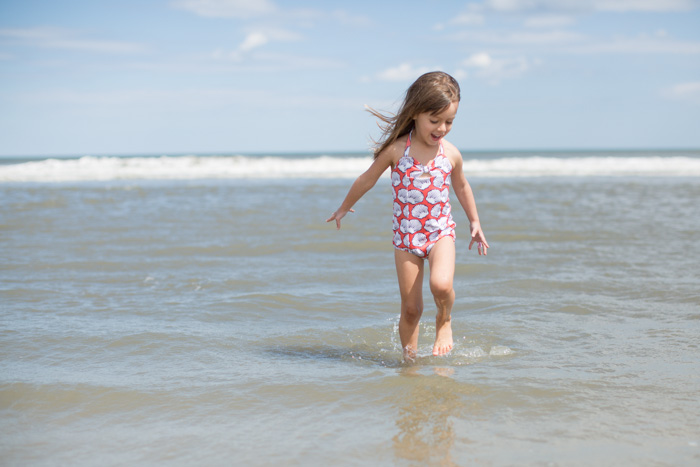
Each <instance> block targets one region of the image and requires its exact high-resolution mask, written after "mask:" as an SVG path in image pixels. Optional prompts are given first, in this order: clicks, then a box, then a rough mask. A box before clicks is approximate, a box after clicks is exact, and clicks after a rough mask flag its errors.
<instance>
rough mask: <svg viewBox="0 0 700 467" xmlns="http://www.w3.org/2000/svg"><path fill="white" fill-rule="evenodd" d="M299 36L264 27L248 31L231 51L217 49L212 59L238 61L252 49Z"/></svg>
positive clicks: (294, 39)
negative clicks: (263, 28)
mask: <svg viewBox="0 0 700 467" xmlns="http://www.w3.org/2000/svg"><path fill="white" fill-rule="evenodd" d="M300 38H301V36H300V35H299V34H297V33H294V32H291V31H286V30H284V29H266V30H262V29H261V30H255V31H251V32H249V33H248V34H247V35H246V36H245V38H244V39H243V42H241V43H240V45H239V46H238V47H237V48H236V49H235V50H233V51H230V52H226V51H225V50H223V49H218V50H216V51H214V52H213V53H212V54H211V57H212V58H214V59H217V60H219V59H231V60H235V61H240V60H242V59H243V57H244V56H245V55H246V54H248V53H250V52H251V51H252V50H254V49H258V48H260V47H262V46H264V45H266V44H268V43H270V42H290V41H296V40H299V39H300Z"/></svg>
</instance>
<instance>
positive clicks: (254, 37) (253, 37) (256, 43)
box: [238, 32, 270, 52]
mask: <svg viewBox="0 0 700 467" xmlns="http://www.w3.org/2000/svg"><path fill="white" fill-rule="evenodd" d="M269 41H270V39H269V38H268V37H267V36H266V35H265V34H263V33H262V32H251V33H250V34H248V35H247V36H246V37H245V39H244V40H243V43H242V44H241V45H239V46H238V50H240V51H241V52H248V51H250V50H253V49H254V48H256V47H260V46H263V45H265V44H267V43H268V42H269Z"/></svg>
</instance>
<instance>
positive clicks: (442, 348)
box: [433, 320, 454, 356]
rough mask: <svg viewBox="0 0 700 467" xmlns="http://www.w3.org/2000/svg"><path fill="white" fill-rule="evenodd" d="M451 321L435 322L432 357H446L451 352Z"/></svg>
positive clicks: (452, 344)
mask: <svg viewBox="0 0 700 467" xmlns="http://www.w3.org/2000/svg"><path fill="white" fill-rule="evenodd" d="M453 346H454V342H453V341H452V321H451V320H447V321H444V322H442V323H441V322H439V321H438V322H437V323H436V326H435V345H433V355H436V356H438V355H447V354H448V353H450V351H451V350H452V347H453Z"/></svg>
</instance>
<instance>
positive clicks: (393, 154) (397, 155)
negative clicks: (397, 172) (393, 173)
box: [379, 135, 408, 166]
mask: <svg viewBox="0 0 700 467" xmlns="http://www.w3.org/2000/svg"><path fill="white" fill-rule="evenodd" d="M407 139H408V135H404V136H400V137H398V138H397V139H396V141H394V142H393V143H391V144H390V145H389V146H387V147H386V148H384V150H383V151H382V152H381V153H380V154H379V157H382V158H387V159H388V160H390V161H391V164H392V166H394V165H396V164H397V163H398V162H399V160H400V159H401V157H403V153H404V150H405V148H406V140H407Z"/></svg>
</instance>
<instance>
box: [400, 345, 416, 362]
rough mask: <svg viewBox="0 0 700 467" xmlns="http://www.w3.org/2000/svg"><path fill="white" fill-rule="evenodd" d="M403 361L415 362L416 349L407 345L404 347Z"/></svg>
mask: <svg viewBox="0 0 700 467" xmlns="http://www.w3.org/2000/svg"><path fill="white" fill-rule="evenodd" d="M403 361H404V362H406V363H414V362H415V361H416V349H414V348H413V347H411V345H410V344H409V345H407V346H406V347H404V348H403Z"/></svg>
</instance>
